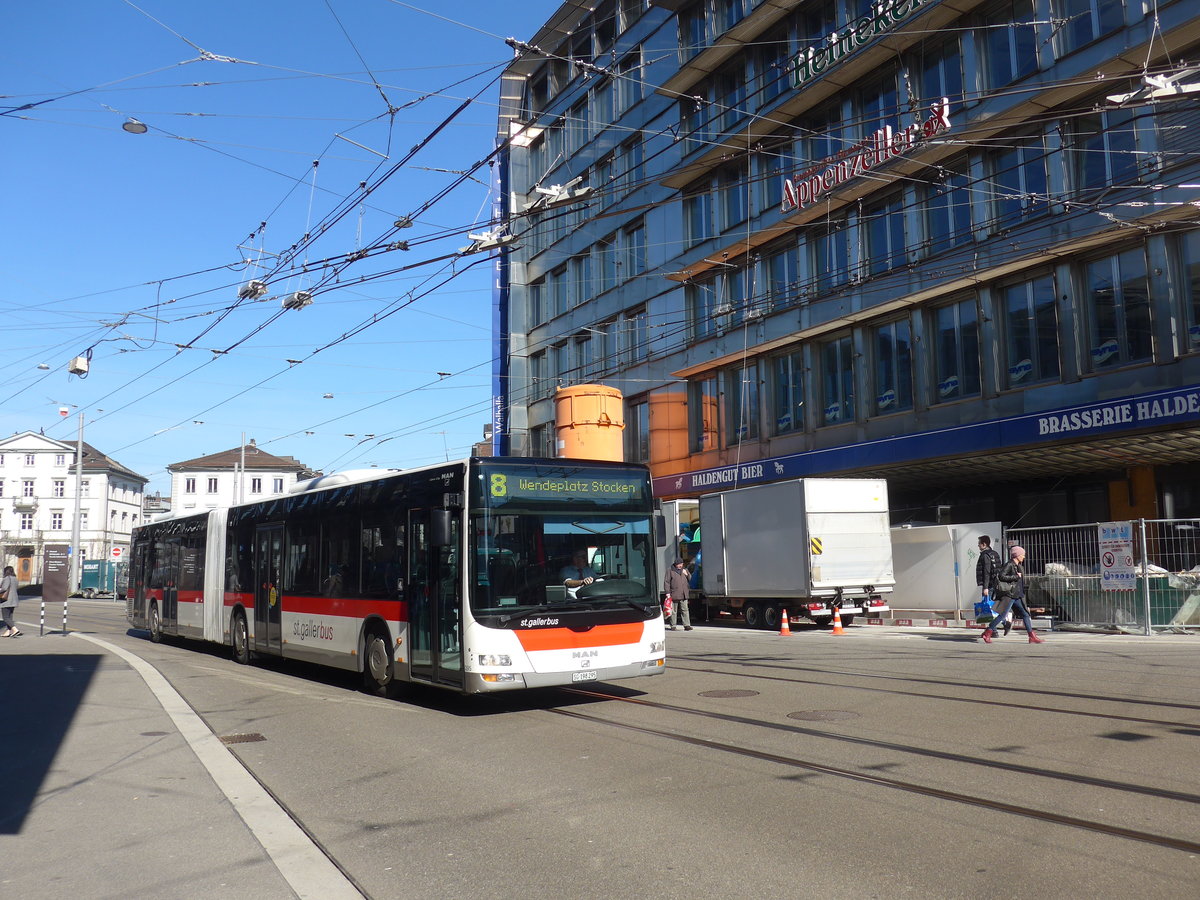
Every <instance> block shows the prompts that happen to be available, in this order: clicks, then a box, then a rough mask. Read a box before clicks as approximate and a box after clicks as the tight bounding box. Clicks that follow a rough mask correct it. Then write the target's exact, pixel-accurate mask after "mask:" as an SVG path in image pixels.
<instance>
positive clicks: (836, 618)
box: [833, 606, 846, 634]
mask: <svg viewBox="0 0 1200 900" xmlns="http://www.w3.org/2000/svg"><path fill="white" fill-rule="evenodd" d="M833 633H834V634H845V633H846V630H845V629H844V628H842V611H841V610H840V609H838V608H837V607H836V606H835V607H834V608H833Z"/></svg>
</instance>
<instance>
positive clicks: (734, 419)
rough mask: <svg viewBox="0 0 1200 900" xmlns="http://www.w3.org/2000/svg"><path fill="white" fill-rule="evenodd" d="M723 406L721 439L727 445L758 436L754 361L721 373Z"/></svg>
mask: <svg viewBox="0 0 1200 900" xmlns="http://www.w3.org/2000/svg"><path fill="white" fill-rule="evenodd" d="M721 382H722V384H721V387H722V393H723V394H724V400H725V403H724V406H725V415H726V421H725V439H726V442H727V443H728V444H729V446H731V447H732V446H734V445H735V444H740V443H742V442H743V441H756V440H758V418H759V409H760V406H759V396H760V394H759V386H760V385H759V375H758V363H757V362H755V361H753V360H751V361H749V362H747V363H745V364H744V365H738V366H733V367H731V368H728V369H725V370H724V371H722V373H721Z"/></svg>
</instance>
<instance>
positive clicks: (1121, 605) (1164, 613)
mask: <svg viewBox="0 0 1200 900" xmlns="http://www.w3.org/2000/svg"><path fill="white" fill-rule="evenodd" d="M1101 524H1102V523H1099V522H1097V523H1093V524H1091V525H1061V526H1056V527H1049V528H1011V529H1008V530H1007V531H1006V532H1005V534H1004V539H1005V544H1006V546H1012V545H1013V544H1019V545H1020V546H1022V547H1024V548H1025V577H1026V594H1027V600H1028V604H1029V608H1030V612H1031V613H1033V614H1034V615H1045V616H1051V617H1053V619H1054V622H1055V627H1066V628H1070V627H1071V626H1073V625H1074V626H1081V627H1094V628H1105V629H1114V628H1115V629H1119V630H1123V631H1137V632H1141V633H1143V634H1151V633H1153V631H1154V630H1159V631H1163V630H1171V631H1179V630H1184V629H1189V630H1195V629H1200V519H1136V520H1133V521H1132V522H1131V525H1132V526H1133V527H1132V537H1133V547H1132V549H1133V555H1134V576H1135V577H1134V578H1133V580H1132V584H1131V588H1132V589H1131V590H1130V589H1126V590H1108V589H1106V588H1105V587H1104V586H1103V585H1102V583H1101V574H1100V573H1101V560H1100V553H1101V550H1100V536H1099V528H1100V525H1101Z"/></svg>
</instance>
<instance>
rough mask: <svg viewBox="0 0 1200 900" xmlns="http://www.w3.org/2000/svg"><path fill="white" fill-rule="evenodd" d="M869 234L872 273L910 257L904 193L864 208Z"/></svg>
mask: <svg viewBox="0 0 1200 900" xmlns="http://www.w3.org/2000/svg"><path fill="white" fill-rule="evenodd" d="M863 224H864V225H865V233H866V237H867V246H866V248H865V250H866V253H865V255H866V262H867V271H868V272H869V273H870V274H871V275H880V274H882V273H884V272H888V271H890V270H892V269H894V268H897V267H898V266H903V265H904V263H905V261H906V255H905V239H904V197H903V196H902V195H901V194H896V195H894V196H892V197H890V198H888V199H886V200H883V201H881V202H878V203H874V204H872V205H870V206H868V207H866V208H865V209H864V210H863Z"/></svg>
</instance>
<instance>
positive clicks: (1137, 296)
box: [1081, 247, 1154, 371]
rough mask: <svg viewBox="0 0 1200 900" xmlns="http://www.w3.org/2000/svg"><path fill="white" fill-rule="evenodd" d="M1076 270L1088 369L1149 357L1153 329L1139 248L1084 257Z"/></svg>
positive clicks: (1151, 353) (1144, 261)
mask: <svg viewBox="0 0 1200 900" xmlns="http://www.w3.org/2000/svg"><path fill="white" fill-rule="evenodd" d="M1081 276H1082V279H1083V289H1084V291H1085V296H1086V298H1087V310H1088V325H1089V328H1088V332H1089V337H1090V339H1091V345H1090V347H1088V358H1089V360H1090V368H1091V370H1092V371H1099V370H1101V369H1106V368H1112V367H1115V366H1120V365H1128V364H1130V363H1136V362H1144V361H1146V360H1149V359H1150V358H1151V356H1152V355H1153V352H1154V335H1153V331H1152V322H1151V312H1150V290H1149V285H1148V284H1147V273H1146V253H1145V250H1144V248H1142V247H1137V248H1134V249H1131V250H1126V251H1125V252H1124V253H1118V254H1116V255H1114V256H1108V257H1105V258H1104V259H1098V260H1095V261H1093V262H1090V263H1086V264H1085V265H1084V266H1083V268H1082V271H1081Z"/></svg>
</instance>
